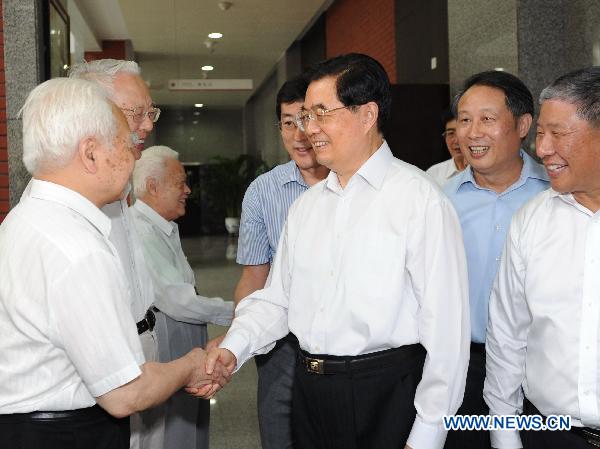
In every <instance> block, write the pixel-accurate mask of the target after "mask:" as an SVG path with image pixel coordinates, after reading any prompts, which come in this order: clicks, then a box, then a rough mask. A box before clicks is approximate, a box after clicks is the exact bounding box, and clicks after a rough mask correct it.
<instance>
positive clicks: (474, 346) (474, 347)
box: [471, 342, 485, 355]
mask: <svg viewBox="0 0 600 449" xmlns="http://www.w3.org/2000/svg"><path fill="white" fill-rule="evenodd" d="M471 352H475V353H477V354H482V355H485V344H484V343H474V342H471Z"/></svg>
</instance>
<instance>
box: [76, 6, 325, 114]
mask: <svg viewBox="0 0 600 449" xmlns="http://www.w3.org/2000/svg"><path fill="white" fill-rule="evenodd" d="M75 2H76V4H77V6H78V7H79V10H80V11H81V14H82V16H83V17H84V18H85V19H86V21H87V22H88V25H89V26H90V29H91V30H92V32H93V33H94V34H95V36H96V38H97V39H98V41H102V40H103V39H131V41H132V43H133V48H134V50H135V54H136V58H137V60H138V62H139V63H140V65H141V67H142V75H143V77H144V78H145V79H146V80H147V81H148V82H149V85H150V89H151V94H152V97H153V100H154V102H155V103H157V104H161V105H182V106H189V105H192V104H194V103H203V104H205V107H207V108H239V107H242V106H243V105H244V104H245V102H246V101H247V100H248V98H249V97H250V95H251V94H252V92H249V91H244V92H239V91H238V92H235V91H232V92H209V91H203V92H171V91H169V90H168V89H167V81H168V80H169V79H186V78H202V76H203V72H202V70H201V67H202V66H203V65H205V64H209V65H212V66H214V67H215V69H214V70H213V71H212V72H210V73H209V74H208V77H209V78H219V79H221V78H250V79H252V80H253V82H254V88H255V89H256V88H257V87H259V86H260V84H261V83H262V82H263V81H264V79H265V78H266V77H267V75H269V74H270V73H271V71H272V70H273V68H274V66H275V64H276V63H277V61H278V60H279V59H280V58H281V57H282V55H283V54H284V52H285V51H286V50H287V48H288V47H289V46H290V45H291V44H292V43H293V42H294V41H295V40H296V39H298V38H299V37H300V36H301V35H302V34H303V33H304V32H305V31H306V30H307V29H308V27H309V26H310V25H311V24H312V22H313V21H314V20H315V19H316V18H317V17H318V16H319V15H320V14H321V13H322V12H323V11H324V10H325V8H326V7H328V6H329V5H330V4H331V3H332V0H232V3H233V5H232V6H231V8H230V9H229V10H227V11H223V10H221V9H220V8H219V6H218V0H103V1H98V0H75ZM215 31H218V32H221V33H223V37H222V38H221V39H218V40H216V41H217V43H216V44H215V46H214V53H213V54H211V53H210V51H209V49H208V48H207V47H206V45H205V44H204V41H205V40H207V39H208V37H207V35H208V33H210V32H215Z"/></svg>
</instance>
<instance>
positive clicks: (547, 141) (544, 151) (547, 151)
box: [535, 131, 554, 159]
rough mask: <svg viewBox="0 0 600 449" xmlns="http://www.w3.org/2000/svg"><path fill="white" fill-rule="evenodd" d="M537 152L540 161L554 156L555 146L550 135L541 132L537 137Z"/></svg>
mask: <svg viewBox="0 0 600 449" xmlns="http://www.w3.org/2000/svg"><path fill="white" fill-rule="evenodd" d="M535 152H536V154H537V156H538V157H539V158H540V159H544V157H546V156H550V155H552V154H554V146H553V145H552V139H551V138H550V135H549V133H542V132H539V131H538V133H537V134H536V135H535Z"/></svg>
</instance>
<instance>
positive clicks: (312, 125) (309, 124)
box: [304, 115, 321, 136]
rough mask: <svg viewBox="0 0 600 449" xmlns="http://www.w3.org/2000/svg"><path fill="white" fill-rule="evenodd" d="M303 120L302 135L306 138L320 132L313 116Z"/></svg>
mask: <svg viewBox="0 0 600 449" xmlns="http://www.w3.org/2000/svg"><path fill="white" fill-rule="evenodd" d="M305 120H306V121H305V122H304V133H305V134H306V135H307V136H310V135H313V134H317V133H318V132H320V131H321V127H320V126H319V123H318V122H317V120H316V117H315V116H314V115H307V116H306V118H305Z"/></svg>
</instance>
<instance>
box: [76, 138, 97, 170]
mask: <svg viewBox="0 0 600 449" xmlns="http://www.w3.org/2000/svg"><path fill="white" fill-rule="evenodd" d="M77 155H78V157H79V159H80V160H81V163H82V164H83V166H84V168H85V170H86V171H87V172H88V173H94V174H95V173H97V172H98V145H97V142H96V139H95V138H93V137H85V138H84V139H82V140H81V141H80V142H79V145H78V147H77Z"/></svg>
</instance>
